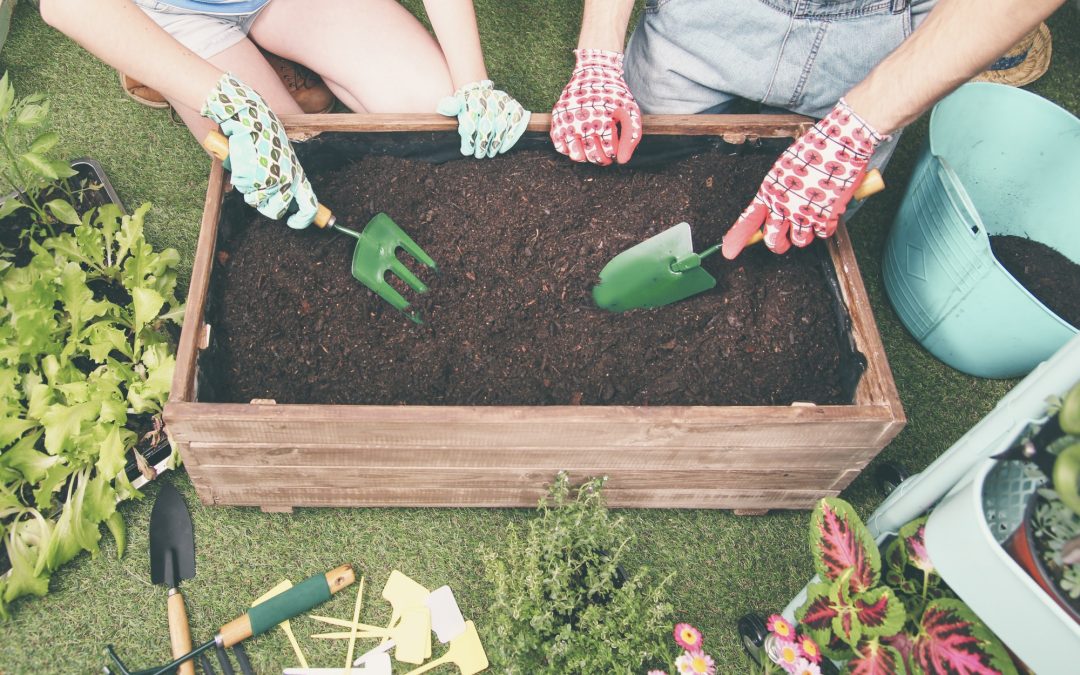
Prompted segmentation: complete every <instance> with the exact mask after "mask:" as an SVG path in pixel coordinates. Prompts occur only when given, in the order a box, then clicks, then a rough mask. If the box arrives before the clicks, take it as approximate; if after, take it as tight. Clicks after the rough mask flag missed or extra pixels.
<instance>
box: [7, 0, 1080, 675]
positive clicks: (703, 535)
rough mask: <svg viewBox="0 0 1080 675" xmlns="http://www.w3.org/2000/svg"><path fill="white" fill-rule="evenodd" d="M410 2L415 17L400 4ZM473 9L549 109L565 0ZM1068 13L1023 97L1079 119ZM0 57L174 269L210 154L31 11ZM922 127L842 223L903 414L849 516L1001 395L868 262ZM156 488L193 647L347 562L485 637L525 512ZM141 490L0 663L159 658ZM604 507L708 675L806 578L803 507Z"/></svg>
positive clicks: (500, 69) (574, 8)
mask: <svg viewBox="0 0 1080 675" xmlns="http://www.w3.org/2000/svg"><path fill="white" fill-rule="evenodd" d="M407 4H408V6H409V7H410V8H413V9H416V8H417V7H419V6H420V3H419V2H417V1H415V0H414V1H411V2H408V3H407ZM476 6H477V11H478V15H479V19H480V30H481V34H482V35H483V39H484V46H485V51H486V58H487V62H488V66H489V69H490V72H491V75H492V77H493V79H494V80H495V82H496V83H497V85H498V86H501V87H504V88H506V89H507V90H509V91H510V92H511V93H513V94H514V95H515V96H516V97H518V99H519V100H521V101H522V103H524V104H525V105H526V106H527V107H529V108H530V109H534V110H538V111H545V110H549V109H550V107H551V106H552V104H553V103H554V102H555V100H556V98H557V97H558V94H559V92H560V91H561V89H562V86H563V85H564V84H565V81H566V78H567V76H568V74H569V69H570V67H571V65H572V55H571V54H570V50H571V48H572V47H573V46H574V45H575V43H576V35H577V27H578V24H579V21H580V12H581V9H580V2H578V0H561V1H559V2H499V1H498V0H477V2H476ZM1078 18H1080V17H1078V16H1077V8H1076V6H1075V4H1074V3H1072V2H1069V3H1067V5H1066V6H1065V7H1063V8H1062V9H1061V10H1060V11H1059V12H1058V13H1057V14H1056V15H1055V16H1054V17H1052V20H1051V21H1050V25H1051V29H1052V31H1053V35H1054V61H1053V65H1052V66H1051V69H1050V71H1049V73H1047V75H1046V76H1044V77H1043V78H1042V79H1041V80H1039V81H1038V82H1036V83H1035V84H1034V85H1032V86H1031V87H1030V89H1031V90H1033V91H1035V92H1037V93H1039V94H1040V95H1042V96H1045V97H1047V98H1049V99H1051V100H1053V101H1056V102H1058V103H1059V104H1061V105H1062V106H1064V107H1065V108H1066V109H1068V110H1070V111H1071V112H1073V113H1074V114H1076V113H1078V112H1080V87H1078V86H1077V80H1078V79H1080V43H1078V40H1080V38H1078V35H1077V31H1076V25H1077V20H1078ZM0 65H2V67H3V68H4V69H6V70H8V71H9V72H10V73H11V76H12V78H13V81H14V83H15V86H16V89H17V91H18V92H19V93H20V94H23V95H25V94H28V93H31V92H41V93H43V94H45V95H46V96H47V97H48V98H49V99H50V100H51V101H52V104H53V115H52V119H53V125H54V128H55V129H56V130H57V131H58V132H59V133H60V136H61V138H62V139H63V140H62V143H63V150H64V151H65V152H66V153H67V154H68V155H69V156H72V157H75V156H81V155H91V156H93V157H95V158H97V159H98V160H99V161H100V162H101V163H102V164H103V165H104V166H105V168H106V171H107V172H108V174H109V176H110V177H111V179H112V181H113V183H114V184H115V186H116V188H117V190H118V192H119V194H120V195H121V197H122V199H123V200H124V202H125V203H126V204H127V205H128V206H129V207H131V206H134V205H138V204H139V203H141V202H144V201H150V202H153V204H154V208H153V210H152V211H151V213H150V214H149V216H148V220H147V230H148V237H149V239H150V240H151V241H152V242H153V243H154V244H155V245H156V246H158V247H164V246H172V247H175V248H177V249H178V250H179V251H180V253H181V256H182V258H183V266H184V269H183V273H184V274H185V275H186V274H188V273H189V271H190V268H191V264H192V258H193V254H194V249H195V241H196V238H197V235H198V223H199V218H200V214H201V210H202V202H203V198H204V195H205V189H206V176H207V172H208V169H209V166H210V161H209V159H208V158H207V156H206V155H205V154H204V153H203V152H202V150H201V149H200V148H199V147H198V145H197V144H196V143H195V141H194V140H193V139H192V138H191V136H190V135H189V134H188V133H187V131H186V130H185V129H184V128H182V127H180V126H177V125H176V124H174V123H173V122H171V121H170V118H169V115H168V114H167V113H166V112H164V111H160V110H150V109H148V108H145V107H142V106H140V105H137V104H135V103H133V102H132V101H130V100H129V99H127V98H126V97H125V96H124V95H123V94H122V92H121V90H120V87H119V85H118V82H117V76H116V73H115V72H114V71H113V70H111V69H109V68H108V67H106V66H104V65H102V64H101V63H99V62H98V61H97V60H95V59H94V58H93V57H91V56H90V55H88V54H87V53H86V52H84V51H83V50H82V49H81V48H80V47H79V46H77V45H75V44H74V43H72V42H70V41H69V40H67V39H65V38H64V37H63V36H61V35H59V34H58V33H56V32H55V31H53V30H52V29H50V28H49V27H48V26H46V25H45V24H44V23H43V22H42V21H41V19H40V17H39V16H38V15H37V13H36V9H35V7H34V6H33V5H32V4H30V3H27V2H23V3H21V4H20V6H19V8H18V10H17V13H16V17H15V20H14V23H13V27H12V32H11V35H10V37H9V39H8V43H7V45H6V46H5V47H4V50H3V52H2V53H0ZM925 134H926V125H925V120H923V121H920V122H918V123H916V124H915V125H913V126H912V127H911V129H909V131H908V132H907V133H906V134H905V136H904V139H903V142H902V144H901V146H900V149H899V150H898V152H897V155H896V158H895V159H894V160H893V162H892V164H891V165H890V167H889V170H888V172H887V174H886V181H887V182H888V184H889V186H890V188H889V189H888V190H886V192H885V193H883V194H881V195H879V196H877V197H875V198H874V199H873V200H871V201H870V202H869V203H868V204H867V206H866V207H865V208H864V209H863V210H862V211H861V212H860V213H859V215H858V217H857V218H855V219H853V221H852V223H851V224H850V226H851V229H852V235H853V239H854V242H855V246H856V251H857V254H858V259H859V265H860V267H861V269H862V273H863V276H864V278H865V281H866V286H867V288H868V290H869V293H870V298H871V302H872V304H873V310H874V314H875V317H876V319H877V321H878V325H879V328H880V330H881V333H882V337H883V339H884V343H885V347H886V351H887V354H888V358H889V362H890V364H891V366H892V369H893V373H894V375H895V378H896V382H897V386H898V388H899V391H900V397H901V399H902V402H903V405H904V409H905V410H906V412H907V415H908V420H909V421H908V426H907V427H906V428H905V429H904V431H903V432H902V433H901V434H900V435H899V436H898V437H897V438H896V440H895V441H894V442H893V443H892V444H891V445H890V446H889V447H888V448H886V449H885V450H884V452H883V453H882V454H881V455H880V456H879V458H878V459H877V460H875V463H874V464H871V466H870V470H868V471H867V472H865V473H864V474H863V475H862V476H860V477H859V478H858V479H856V481H855V482H854V483H853V484H852V485H851V487H850V488H849V489H847V490H846V491H845V492H844V494H843V496H844V497H845V498H847V499H848V500H850V501H851V502H852V503H853V504H855V506H856V507H857V508H858V509H859V511H860V512H861V513H862V514H863V515H866V514H868V513H869V512H870V511H872V510H873V509H874V508H875V507H876V506H877V505H878V504H879V503H880V501H881V499H882V497H883V495H882V494H880V492H878V490H877V488H876V486H875V484H874V481H873V480H872V479H871V478H870V474H871V473H872V469H873V468H874V467H875V465H876V464H877V463H878V462H880V461H882V460H893V461H902V462H904V463H905V464H907V465H908V466H909V467H910V468H911V469H913V470H919V469H922V468H923V467H925V466H926V465H927V464H928V463H929V462H931V461H932V460H933V459H934V458H936V457H937V456H938V455H940V454H941V452H943V451H944V450H946V449H947V448H948V447H949V446H950V445H951V444H952V443H953V442H954V441H955V440H956V439H957V438H959V437H960V436H961V435H962V434H963V433H964V432H965V431H966V430H967V429H968V428H970V427H971V426H972V425H973V424H974V423H976V422H977V421H978V420H979V419H981V418H982V417H983V416H984V415H985V414H986V413H987V412H988V411H989V410H990V409H991V408H992V407H993V405H994V404H995V403H996V402H997V401H998V400H999V399H1000V398H1001V397H1002V396H1003V395H1004V394H1005V393H1006V392H1007V391H1008V390H1009V388H1010V387H1011V386H1012V385H1013V384H1014V382H1011V381H987V380H979V379H974V378H970V377H967V376H964V375H962V374H960V373H958V372H956V371H954V370H951V369H950V368H948V367H946V366H944V365H942V364H941V363H939V362H938V361H936V360H935V359H934V358H932V357H931V356H929V355H928V354H927V353H926V352H925V351H923V350H922V349H921V348H920V347H919V345H918V344H917V343H916V342H915V341H914V340H913V339H912V338H911V337H910V336H909V335H908V334H907V333H906V332H905V330H904V328H903V326H902V325H901V324H900V323H899V321H898V319H897V317H896V315H895V314H894V313H893V310H892V308H891V307H890V305H889V303H888V300H887V298H886V297H885V295H884V292H883V288H882V280H881V272H880V269H881V265H880V261H881V251H882V248H883V246H884V242H885V237H886V235H887V232H888V228H889V225H890V223H891V220H892V215H893V214H894V213H895V210H896V208H897V205H898V202H899V200H900V196H901V194H902V191H903V186H904V185H905V183H906V180H907V177H908V175H909V174H910V171H911V167H912V163H913V160H914V157H915V154H916V151H917V149H918V147H919V144H920V143H921V141H922V139H923V138H924V137H925ZM165 479H166V480H169V481H171V482H173V483H174V484H175V485H176V486H177V487H178V488H179V489H180V491H181V492H182V494H183V495H184V496H185V498H186V499H187V502H188V504H189V505H190V507H191V510H192V515H193V517H194V521H195V535H196V541H197V548H198V574H197V576H196V577H195V578H194V579H192V580H190V581H188V582H186V583H185V584H184V587H183V588H184V592H185V594H186V596H187V606H188V612H189V614H190V619H191V626H192V633H193V637H194V639H195V640H196V641H201V640H205V639H208V638H209V637H210V636H211V635H212V634H213V633H214V632H215V631H216V629H217V628H218V627H219V626H220V625H221V624H223V623H225V622H226V621H228V620H230V619H231V618H232V617H233V616H235V615H236V614H237V613H238V612H240V611H241V610H242V609H243V608H244V607H245V606H247V605H249V604H250V602H251V600H253V599H254V598H255V597H257V596H258V595H261V594H262V593H263V592H264V591H265V590H267V589H268V588H270V587H271V586H273V585H275V584H276V583H277V582H278V581H279V580H281V579H283V578H289V579H291V580H293V581H294V582H295V581H299V580H301V579H303V578H305V577H307V576H309V575H311V574H313V573H316V572H321V571H325V570H327V569H330V568H331V567H334V566H336V565H338V564H341V563H343V562H353V563H354V564H355V565H356V567H357V569H358V570H360V571H361V572H362V573H363V574H364V575H366V577H367V580H368V586H369V590H368V593H367V597H366V598H365V608H366V609H365V612H364V617H365V619H366V620H367V621H368V622H369V623H380V622H383V621H385V619H386V618H387V617H388V614H389V612H388V607H387V606H386V604H385V603H384V602H382V600H381V599H380V598H379V596H378V591H379V590H380V589H381V588H382V584H383V583H384V582H385V580H386V578H387V576H388V574H389V572H390V570H392V569H399V570H401V571H403V572H405V573H406V574H408V575H410V576H412V577H413V578H415V579H416V580H418V581H420V582H421V583H423V584H424V585H426V586H428V587H429V588H435V587H438V586H441V585H443V584H449V585H450V586H451V587H452V588H453V589H454V592H455V594H456V596H457V598H458V601H459V604H460V605H461V607H462V610H463V612H464V613H465V616H466V618H471V619H473V620H475V622H476V624H477V626H478V627H479V629H480V632H481V636H483V635H484V627H485V619H486V618H487V617H486V614H485V608H486V607H487V606H488V605H489V602H490V599H491V589H489V588H488V587H487V586H486V585H485V583H484V581H483V578H482V576H481V575H480V565H479V560H478V557H477V553H476V549H477V546H478V545H480V544H486V545H498V544H499V542H500V541H501V540H502V539H503V537H504V536H505V528H506V526H507V524H508V523H512V522H520V521H522V520H523V519H525V518H528V517H529V516H530V512H529V511H528V510H497V509H299V510H297V511H296V513H295V514H293V515H268V514H263V513H261V512H259V511H258V510H257V509H250V508H205V507H203V506H201V505H200V504H199V503H198V500H197V498H196V496H195V493H194V490H193V489H192V487H191V484H190V481H189V480H188V478H187V475H186V474H185V473H184V472H182V471H179V472H174V473H171V474H166V476H165ZM156 492H157V488H156V486H151V487H149V488H147V489H146V499H144V500H142V501H141V502H138V503H129V504H125V505H123V506H122V508H121V510H122V511H123V513H124V515H125V517H126V519H127V522H128V530H129V541H130V545H129V550H128V553H127V554H126V555H125V557H124V558H123V559H122V560H117V559H116V557H115V549H114V547H113V546H112V543H111V541H109V542H106V543H105V545H104V546H103V550H102V554H101V555H100V556H99V557H97V558H96V559H91V558H89V557H88V556H86V555H83V556H80V557H79V558H77V559H76V560H75V561H74V562H73V563H71V564H69V565H67V566H66V567H65V568H63V569H62V570H61V571H59V572H58V573H56V574H55V575H54V576H53V579H52V590H51V592H50V594H49V595H48V596H47V597H45V598H41V599H38V598H33V599H29V600H22V601H18V602H16V603H15V604H14V605H13V606H12V610H13V612H14V619H13V620H12V621H11V622H8V623H6V624H2V625H0V672H3V673H45V672H48V673H59V672H64V673H76V672H97V671H98V670H99V668H100V666H101V665H103V660H102V657H101V649H102V647H103V646H104V645H105V644H107V643H112V644H114V645H116V648H117V650H118V651H119V653H120V654H122V655H123V656H125V657H126V658H127V659H129V662H130V663H131V664H133V665H136V666H140V667H145V666H149V665H152V664H155V663H158V662H164V661H165V660H167V658H168V654H169V650H168V637H167V636H168V628H167V621H166V615H165V593H164V590H163V589H162V588H160V587H156V586H153V585H152V584H151V583H150V578H149V563H148V551H147V545H146V541H147V538H146V531H147V522H148V519H149V515H150V507H151V504H152V502H153V496H154V495H155V494H156ZM620 515H622V516H623V517H625V518H626V519H628V520H629V521H630V522H631V524H632V526H633V528H634V530H635V531H636V532H637V533H638V539H637V541H636V543H635V545H634V546H633V548H632V550H631V552H630V558H631V560H630V563H631V564H632V565H637V564H648V565H649V566H650V567H652V568H653V569H655V570H658V571H661V572H666V571H675V572H676V573H677V577H676V582H675V584H674V587H673V590H672V593H671V601H672V603H673V604H674V606H675V610H676V616H677V618H678V619H679V620H682V621H688V622H691V623H693V624H695V625H697V626H698V627H700V628H701V629H702V630H703V632H704V634H705V645H706V647H707V651H709V652H710V653H711V654H712V655H713V656H714V657H715V658H716V660H717V665H718V672H719V673H725V674H726V673H740V672H745V670H746V666H745V663H746V662H745V659H744V657H743V654H742V651H741V648H740V646H739V644H738V641H737V638H736V634H735V630H734V622H735V620H736V619H737V618H738V617H739V616H740V615H741V614H743V613H745V612H748V611H755V610H756V611H763V612H768V611H775V610H779V609H780V608H782V607H783V606H784V605H785V604H786V603H787V602H788V601H789V600H790V599H791V597H793V595H794V594H795V593H797V592H798V590H799V589H800V588H801V587H802V586H803V585H804V584H805V583H806V582H807V581H808V580H809V578H810V576H811V561H810V556H809V553H808V550H807V546H806V527H807V522H808V514H807V513H803V512H782V513H774V514H770V515H768V516H764V517H758V518H752V517H736V516H733V515H732V514H731V513H728V512H723V511H719V512H716V511H696V510H653V511H622V512H620ZM353 597H354V596H353V595H352V594H351V593H348V592H346V593H343V594H342V597H338V598H335V599H334V600H332V601H331V602H330V603H329V605H328V606H326V607H324V608H323V613H326V614H331V615H336V616H340V617H346V616H350V615H351V611H352V601H353ZM294 629H295V630H296V632H297V634H298V636H300V637H301V642H302V644H303V645H304V649H305V651H306V653H307V654H308V656H309V661H310V662H311V663H312V665H320V666H330V665H341V664H342V663H343V662H344V651H345V650H344V648H343V646H342V645H341V644H340V643H338V644H336V645H333V648H331V647H330V646H326V645H315V644H314V643H313V641H311V640H308V639H307V637H306V636H307V635H310V634H311V633H314V632H317V631H318V630H321V628H320V627H319V626H317V625H316V624H314V622H311V621H310V620H307V619H301V620H298V621H294ZM248 651H249V654H250V655H251V656H252V659H253V662H254V663H255V665H256V668H257V670H258V671H259V672H272V671H273V670H274V669H280V668H281V667H282V666H288V665H294V659H293V657H292V652H291V649H290V647H289V645H288V643H287V641H286V639H285V638H284V636H283V635H282V634H281V633H280V631H277V632H274V633H272V634H269V635H267V636H264V637H260V638H258V639H256V640H254V641H252V642H250V643H249V644H248ZM436 654H438V649H437V650H436ZM402 672H404V671H402Z"/></svg>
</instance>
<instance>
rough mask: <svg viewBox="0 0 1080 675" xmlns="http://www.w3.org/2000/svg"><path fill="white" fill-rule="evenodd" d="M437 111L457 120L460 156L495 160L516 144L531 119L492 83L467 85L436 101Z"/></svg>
mask: <svg viewBox="0 0 1080 675" xmlns="http://www.w3.org/2000/svg"><path fill="white" fill-rule="evenodd" d="M437 110H438V112H439V113H440V114H442V115H446V116H447V117H457V119H458V133H459V134H460V135H461V154H463V155H472V156H473V157H476V158H477V159H479V158H481V157H494V156H495V155H496V154H498V153H502V152H506V151H507V150H509V149H510V148H512V147H513V146H514V143H517V140H518V139H519V138H521V134H523V133H524V132H525V127H527V126H528V125H529V118H530V117H531V116H532V113H530V112H529V111H528V110H526V109H525V108H523V107H522V106H521V104H520V103H518V102H517V101H515V100H514V98H513V97H512V96H510V94H507V93H506V92H505V91H501V90H499V89H496V88H495V85H494V84H492V82H491V80H481V81H479V82H473V83H471V84H467V85H465V86H464V87H462V88H461V89H458V90H457V91H456V92H454V95H453V96H447V97H446V98H444V99H443V100H441V101H439V107H438V108H437Z"/></svg>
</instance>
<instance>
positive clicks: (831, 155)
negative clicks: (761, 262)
mask: <svg viewBox="0 0 1080 675" xmlns="http://www.w3.org/2000/svg"><path fill="white" fill-rule="evenodd" d="M888 138H889V137H888V136H882V135H881V134H879V133H877V132H876V131H874V129H873V127H871V126H870V125H869V124H867V123H866V122H864V121H863V120H862V119H860V118H859V116H858V115H856V114H855V112H853V111H852V110H851V108H849V107H848V105H847V103H845V102H844V100H843V99H841V100H840V102H839V103H837V104H836V107H835V108H833V109H832V111H831V112H830V113H829V114H828V115H826V116H825V117H824V118H823V119H822V120H820V121H819V122H818V123H817V124H815V125H814V126H813V127H811V128H810V130H809V131H807V132H806V133H805V134H803V135H802V137H801V138H799V140H797V141H795V143H794V144H792V145H791V147H789V148H788V149H787V150H785V151H784V154H783V155H781V156H780V159H778V160H776V163H775V164H773V166H772V169H770V170H769V175H768V176H766V177H765V181H764V182H763V183H762V184H761V188H760V189H758V193H757V196H756V197H754V200H753V201H752V202H750V206H748V207H746V210H745V211H743V213H742V215H741V216H739V219H738V221H736V222H735V224H734V225H733V226H732V227H731V229H730V230H728V232H727V234H725V235H724V245H723V253H724V257H725V258H728V259H729V260H730V259H731V258H734V257H735V256H737V255H738V254H739V252H740V251H742V249H743V247H744V246H745V245H746V242H747V240H749V239H750V237H751V236H753V234H754V232H756V231H757V230H758V229H762V228H763V229H764V235H765V245H766V246H768V247H769V249H770V250H772V251H773V252H775V253H784V252H785V251H787V250H788V249H789V248H790V247H791V245H792V244H795V245H796V246H806V245H807V244H809V243H810V242H811V241H813V240H814V236H815V235H817V236H818V237H822V238H824V237H830V236H832V234H833V232H835V231H836V224H837V222H838V221H839V220H840V216H841V215H843V213H844V211H845V210H846V209H847V205H848V202H849V201H851V195H852V193H854V192H855V189H856V188H857V187H859V183H860V182H861V181H862V177H863V174H865V173H866V164H867V162H869V161H870V155H871V154H873V152H874V149H875V148H876V147H877V146H878V145H879V144H880V143H881V142H883V141H885V140H888Z"/></svg>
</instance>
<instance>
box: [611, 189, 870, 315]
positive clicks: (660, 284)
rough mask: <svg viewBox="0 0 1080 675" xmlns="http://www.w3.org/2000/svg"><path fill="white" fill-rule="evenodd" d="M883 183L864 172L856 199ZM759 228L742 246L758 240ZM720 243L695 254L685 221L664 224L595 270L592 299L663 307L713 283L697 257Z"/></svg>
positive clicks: (626, 306)
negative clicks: (597, 274)
mask: <svg viewBox="0 0 1080 675" xmlns="http://www.w3.org/2000/svg"><path fill="white" fill-rule="evenodd" d="M884 187H885V184H884V182H882V180H881V174H880V173H878V171H877V169H873V170H871V171H869V172H868V173H867V174H866V175H865V176H864V177H863V181H862V183H861V184H860V185H859V187H858V189H856V190H855V193H854V195H853V196H854V198H855V199H864V198H866V197H869V196H870V195H872V194H874V193H876V192H878V191H880V190H881V189H882V188H884ZM761 239H762V233H761V231H760V230H758V231H757V232H755V233H754V234H753V235H751V237H750V239H749V240H748V241H747V242H746V244H745V245H746V246H749V245H751V244H756V243H757V242H759V241H761ZM722 246H723V244H716V245H715V246H710V247H709V248H707V249H705V250H704V251H702V252H701V253H694V243H693V241H692V239H691V236H690V224H689V223H679V224H678V225H675V226H673V227H669V228H668V229H666V230H664V231H663V232H661V233H660V234H657V235H655V236H653V237H650V238H649V239H646V240H645V241H643V242H641V243H640V244H636V245H634V246H632V247H630V248H628V249H626V250H625V251H623V252H622V253H620V254H618V255H617V256H615V257H614V258H612V259H611V260H610V261H609V262H608V264H607V265H605V266H604V269H602V270H600V283H598V284H597V285H595V286H593V290H592V296H593V301H594V302H596V305H597V306H598V307H602V308H603V309H606V310H608V311H611V312H625V311H628V310H631V309H639V308H641V309H650V308H653V307H662V306H664V305H669V304H671V303H673V302H678V301H679V300H682V299H683V298H688V297H690V296H691V295H696V294H698V293H701V292H702V291H707V290H709V289H710V288H712V287H714V286H716V278H715V277H713V275H711V274H709V273H708V272H706V271H705V269H704V268H702V266H701V261H702V259H704V258H706V257H708V256H710V255H712V254H714V253H716V252H717V251H719V250H720V249H721V248H722Z"/></svg>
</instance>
